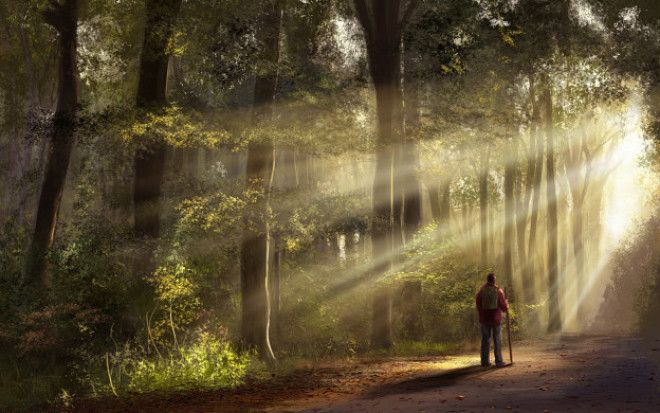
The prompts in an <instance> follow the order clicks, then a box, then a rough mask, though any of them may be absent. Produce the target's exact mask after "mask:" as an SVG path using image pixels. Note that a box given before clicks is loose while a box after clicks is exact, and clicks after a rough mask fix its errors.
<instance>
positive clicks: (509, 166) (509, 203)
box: [504, 148, 516, 299]
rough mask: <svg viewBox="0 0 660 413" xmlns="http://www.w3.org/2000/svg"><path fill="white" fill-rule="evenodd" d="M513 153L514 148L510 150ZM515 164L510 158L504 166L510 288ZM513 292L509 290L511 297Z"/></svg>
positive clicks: (506, 271) (510, 280) (506, 266)
mask: <svg viewBox="0 0 660 413" xmlns="http://www.w3.org/2000/svg"><path fill="white" fill-rule="evenodd" d="M509 150H510V151H511V150H512V148H509ZM514 180H515V164H514V163H513V157H508V159H507V161H506V165H505V166H504V276H505V277H506V282H507V284H508V285H509V287H512V286H513V237H514V226H515V219H516V217H515V200H514V197H513V196H514V191H513V190H514ZM512 294H513V290H512V289H511V288H509V297H510V298H511V299H513V297H512Z"/></svg>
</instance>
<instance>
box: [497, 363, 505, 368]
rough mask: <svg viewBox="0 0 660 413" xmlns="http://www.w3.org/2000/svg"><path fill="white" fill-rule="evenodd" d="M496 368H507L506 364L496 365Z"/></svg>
mask: <svg viewBox="0 0 660 413" xmlns="http://www.w3.org/2000/svg"><path fill="white" fill-rule="evenodd" d="M495 367H497V368H500V367H506V363H497V364H495Z"/></svg>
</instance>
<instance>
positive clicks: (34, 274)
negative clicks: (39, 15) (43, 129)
mask: <svg viewBox="0 0 660 413" xmlns="http://www.w3.org/2000/svg"><path fill="white" fill-rule="evenodd" d="M44 19H45V20H46V22H47V23H48V24H50V25H51V26H53V27H54V28H55V29H56V30H57V32H58V34H59V42H58V58H59V63H58V83H57V106H56V109H55V115H54V117H53V130H52V134H51V136H50V146H49V149H48V155H47V157H48V158H47V159H48V160H47V164H46V174H45V176H44V180H43V182H42V185H41V195H40V197H39V203H38V207H37V216H36V221H35V227H34V232H33V235H32V242H31V245H30V248H29V252H28V254H29V256H28V258H27V260H26V269H25V274H24V282H25V284H26V285H28V286H33V287H35V288H39V287H42V286H45V285H47V284H48V279H47V275H46V274H47V271H46V254H47V252H48V249H49V248H50V247H51V246H52V245H53V241H54V239H55V228H56V226H57V215H58V210H59V207H60V203H61V200H62V193H63V192H64V183H65V181H66V174H67V171H68V169H69V160H70V158H71V151H72V149H73V141H74V132H75V123H76V112H77V106H78V88H77V84H76V77H77V75H78V69H77V65H76V51H77V46H78V44H77V27H78V1H77V0H66V1H64V2H63V3H61V4H59V3H58V5H51V8H49V9H47V10H46V11H45V12H44Z"/></svg>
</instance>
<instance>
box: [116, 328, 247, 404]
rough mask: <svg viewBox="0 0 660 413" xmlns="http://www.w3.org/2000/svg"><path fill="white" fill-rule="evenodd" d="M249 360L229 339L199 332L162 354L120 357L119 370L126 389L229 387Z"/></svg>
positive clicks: (162, 389)
mask: <svg viewBox="0 0 660 413" xmlns="http://www.w3.org/2000/svg"><path fill="white" fill-rule="evenodd" d="M249 363H250V356H249V355H248V354H247V353H237V352H236V351H234V350H233V349H232V348H231V346H230V344H229V343H227V342H223V341H220V340H218V339H216V338H214V337H212V336H211V335H209V334H208V333H202V334H200V335H199V337H198V338H197V340H195V341H194V342H193V343H191V344H189V345H186V346H182V347H181V348H178V349H172V351H171V353H170V354H169V355H168V356H165V357H163V358H156V359H146V358H130V359H128V360H122V364H123V366H122V370H123V372H124V374H125V375H126V377H127V381H126V390H128V391H132V392H138V393H146V392H153V391H172V390H186V389H214V388H222V387H233V386H236V385H238V384H240V383H241V381H242V379H243V378H244V376H245V374H246V372H247V368H248V366H249Z"/></svg>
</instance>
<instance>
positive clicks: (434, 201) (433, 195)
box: [428, 184, 442, 223]
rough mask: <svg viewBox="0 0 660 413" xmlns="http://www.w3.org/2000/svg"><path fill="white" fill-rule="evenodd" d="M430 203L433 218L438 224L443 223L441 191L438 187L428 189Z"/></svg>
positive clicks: (431, 186)
mask: <svg viewBox="0 0 660 413" xmlns="http://www.w3.org/2000/svg"><path fill="white" fill-rule="evenodd" d="M428 194H429V202H430V203H431V216H433V219H434V220H435V221H437V222H438V223H441V222H442V221H441V216H442V213H441V210H442V208H441V207H440V190H439V188H438V186H437V185H435V184H431V185H429V187H428Z"/></svg>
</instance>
